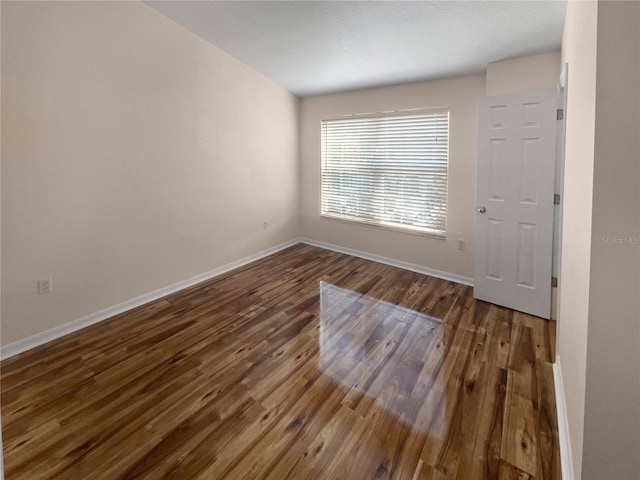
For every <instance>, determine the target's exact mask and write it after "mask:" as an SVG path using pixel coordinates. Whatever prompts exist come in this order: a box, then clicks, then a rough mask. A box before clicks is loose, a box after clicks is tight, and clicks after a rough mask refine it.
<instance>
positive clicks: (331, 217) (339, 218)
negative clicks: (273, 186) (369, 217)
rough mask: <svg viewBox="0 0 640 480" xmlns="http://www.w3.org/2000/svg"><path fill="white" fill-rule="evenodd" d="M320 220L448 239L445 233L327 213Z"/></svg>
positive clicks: (321, 215)
mask: <svg viewBox="0 0 640 480" xmlns="http://www.w3.org/2000/svg"><path fill="white" fill-rule="evenodd" d="M320 218H322V219H325V220H337V221H339V222H346V223H350V224H353V225H362V226H365V227H374V228H382V229H384V230H391V231H394V232H399V233H408V234H410V235H419V236H421V237H429V238H434V239H436V240H446V239H447V234H446V233H443V234H439V233H430V232H425V231H422V230H416V229H413V228H403V227H396V226H393V225H385V224H384V223H377V222H367V221H364V220H355V219H353V218H349V217H342V216H339V215H330V214H326V213H321V214H320Z"/></svg>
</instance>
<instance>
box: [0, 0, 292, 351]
mask: <svg viewBox="0 0 640 480" xmlns="http://www.w3.org/2000/svg"><path fill="white" fill-rule="evenodd" d="M297 103H298V101H297V99H296V98H295V97H293V96H291V95H290V94H288V93H287V92H286V91H285V90H283V89H282V88H281V87H279V86H278V85H276V84H274V83H273V82H271V81H270V80H268V79H266V78H264V77H262V76H260V75H259V74H257V73H256V72H255V71H253V70H251V69H249V68H248V67H247V66H245V65H243V64H241V63H239V62H238V61H236V60H235V59H233V58H231V57H230V56H228V55H226V54H225V53H223V52H222V51H220V50H219V49H216V48H214V47H212V46H211V45H210V44H208V43H206V42H204V41H203V40H201V39H199V38H198V37H196V36H195V35H194V34H192V33H190V32H188V31H187V30H185V29H183V28H182V27H180V26H178V25H177V24H175V23H173V22H172V21H170V20H168V19H167V18H165V17H163V16H162V15H160V14H159V13H157V12H156V11H154V10H152V9H151V8H149V7H147V6H146V5H144V4H142V3H137V2H136V3H131V2H101V3H94V2H69V3H66V2H64V3H63V2H15V3H14V2H2V139H3V142H2V227H3V228H2V261H3V264H2V287H3V291H2V344H5V345H6V344H9V343H12V342H15V341H16V340H19V339H23V338H25V337H28V336H31V335H33V334H36V333H39V332H42V331H44V330H47V329H50V328H52V327H55V326H58V325H60V324H63V323H65V322H69V321H72V320H75V319H77V318H80V317H82V316H84V315H87V314H91V313H94V312H96V311H99V310H101V309H103V308H106V307H111V306H114V305H116V304H118V303H121V302H123V301H126V300H129V299H132V298H135V297H137V296H139V295H142V294H145V293H148V292H151V291H153V290H156V289H158V288H161V287H165V286H167V285H170V284H173V283H175V282H179V281H182V280H185V279H187V278H190V277H192V276H195V275H197V274H201V273H203V272H206V271H209V270H211V269H214V268H216V267H218V266H221V265H224V264H226V263H228V262H230V261H234V260H237V259H239V258H242V257H244V256H247V255H250V254H252V253H255V252H258V251H260V250H262V249H265V248H268V247H270V246H273V245H276V244H278V243H280V242H283V241H287V240H290V239H291V238H293V237H295V236H296V235H297V234H298V207H297V205H298V198H297V196H298V186H297V185H298V158H297V157H298V150H297V108H298V105H297ZM264 219H266V220H268V221H269V230H267V231H266V232H265V231H264V230H263V229H262V222H263V220H264ZM47 276H52V278H53V290H54V291H53V293H51V294H48V295H42V296H38V295H36V280H37V279H38V278H42V277H47Z"/></svg>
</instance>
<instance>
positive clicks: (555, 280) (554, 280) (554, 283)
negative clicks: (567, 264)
mask: <svg viewBox="0 0 640 480" xmlns="http://www.w3.org/2000/svg"><path fill="white" fill-rule="evenodd" d="M557 286H558V277H551V287H557Z"/></svg>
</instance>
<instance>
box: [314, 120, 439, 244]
mask: <svg viewBox="0 0 640 480" xmlns="http://www.w3.org/2000/svg"><path fill="white" fill-rule="evenodd" d="M448 157H449V112H448V111H433V110H432V111H430V112H428V113H424V112H422V113H419V114H411V115H407V114H403V115H389V114H387V115H384V116H381V115H377V116H360V117H349V118H340V119H334V120H323V121H322V201H321V214H322V215H323V216H327V217H332V218H341V219H346V220H352V221H356V222H362V223H369V224H374V225H384V226H388V227H395V228H402V229H405V230H411V231H416V232H423V233H427V234H431V235H436V236H441V237H444V236H445V231H446V222H447V163H448Z"/></svg>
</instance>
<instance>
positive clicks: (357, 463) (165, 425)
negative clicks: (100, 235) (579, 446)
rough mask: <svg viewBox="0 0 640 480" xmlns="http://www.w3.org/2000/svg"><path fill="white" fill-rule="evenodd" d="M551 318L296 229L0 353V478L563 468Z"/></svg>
mask: <svg viewBox="0 0 640 480" xmlns="http://www.w3.org/2000/svg"><path fill="white" fill-rule="evenodd" d="M554 337H555V327H554V323H553V322H548V321H545V320H542V319H539V318H536V317H531V316H529V315H525V314H522V313H518V312H514V311H512V310H509V309H506V308H501V307H497V306H494V305H490V304H487V303H484V302H480V301H476V300H474V299H473V298H472V289H471V288H470V287H467V286H463V285H459V284H456V283H453V282H447V281H443V280H439V279H436V278H432V277H428V276H424V275H420V274H417V273H412V272H408V271H404V270H400V269H397V268H393V267H389V266H386V265H382V264H378V263H374V262H370V261H368V260H362V259H358V258H355V257H350V256H347V255H342V254H339V253H335V252H331V251H327V250H323V249H319V248H315V247H311V246H306V245H296V246H294V247H291V248H289V249H287V250H285V251H282V252H279V253H277V254H275V255H272V256H270V257H267V258H265V259H263V260H261V261H258V262H256V263H254V264H251V265H249V266H246V267H243V268H241V269H238V270H235V271H233V272H230V273H228V274H226V275H224V276H221V277H218V278H216V279H214V280H211V281H208V282H205V283H203V284H200V285H198V286H195V287H193V288H190V289H187V290H184V291H182V292H179V293H176V294H174V295H171V296H169V297H166V298H163V299H161V300H158V301H155V302H153V303H151V304H148V305H146V306H143V307H140V308H137V309H135V310H132V311H130V312H127V313H125V314H122V315H118V316H117V317H114V318H113V319H110V320H108V321H105V322H102V323H100V324H98V325H94V326H92V327H89V328H87V329H84V330H82V331H79V332H77V333H75V334H72V335H69V336H67V337H64V338H62V339H60V340H57V341H55V342H52V343H50V344H48V345H45V346H42V347H40V348H38V349H36V350H32V351H30V352H26V353H24V354H22V355H19V356H16V357H13V358H10V359H8V360H6V361H4V362H3V363H2V385H1V386H2V423H3V435H4V442H5V444H4V454H5V469H6V478H7V480H13V479H16V480H17V479H29V480H38V479H58V480H62V479H91V480H101V479H134V478H135V479H137V478H146V479H161V478H162V479H164V478H167V479H169V478H171V479H259V478H269V479H277V480H281V479H301V480H311V479H345V480H359V479H369V478H389V479H410V480H414V479H435V480H440V479H450V478H458V479H465V480H466V479H512V478H513V479H516V478H517V479H559V478H560V476H561V475H560V460H559V451H558V435H557V420H556V410H555V400H554V387H553V376H552V369H551V362H552V360H553V358H554V356H555V354H554V343H555V339H554Z"/></svg>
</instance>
